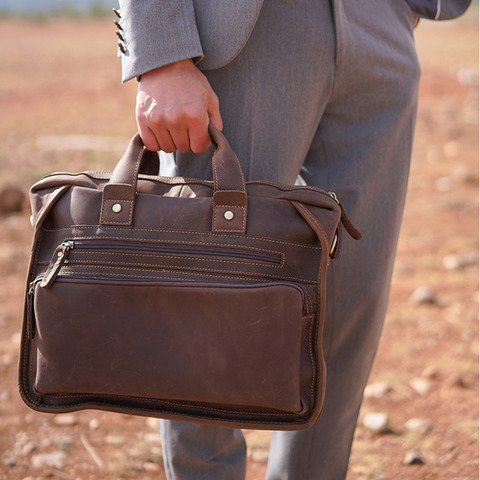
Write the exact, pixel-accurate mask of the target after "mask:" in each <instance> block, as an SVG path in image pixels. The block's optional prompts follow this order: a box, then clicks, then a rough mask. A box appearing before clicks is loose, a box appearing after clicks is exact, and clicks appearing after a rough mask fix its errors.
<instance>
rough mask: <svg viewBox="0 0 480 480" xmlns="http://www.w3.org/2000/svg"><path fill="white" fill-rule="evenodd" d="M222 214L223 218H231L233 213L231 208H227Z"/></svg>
mask: <svg viewBox="0 0 480 480" xmlns="http://www.w3.org/2000/svg"><path fill="white" fill-rule="evenodd" d="M223 216H224V217H225V220H232V219H233V217H234V216H235V215H233V212H232V211H231V210H227V211H226V212H225V213H224V214H223Z"/></svg>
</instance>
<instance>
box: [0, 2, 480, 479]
mask: <svg viewBox="0 0 480 480" xmlns="http://www.w3.org/2000/svg"><path fill="white" fill-rule="evenodd" d="M114 36H115V35H114V28H113V25H112V23H111V21H110V20H108V21H107V20H89V21H85V20H55V21H36V22H33V21H13V20H8V21H7V20H3V21H0V44H1V45H2V48H1V49H0V64H1V65H2V68H1V70H0V109H1V115H0V191H1V190H2V189H5V188H6V187H15V188H19V189H21V190H23V191H25V192H26V191H27V189H28V187H29V186H30V185H31V184H32V183H33V182H35V181H36V180H37V179H39V178H40V177H41V176H43V175H45V174H47V173H50V172H52V171H55V170H64V171H81V170H86V169H90V170H94V169H97V170H112V168H113V165H114V163H115V161H116V160H117V159H118V158H119V154H120V153H121V151H122V149H123V148H124V147H125V145H126V142H127V141H128V139H129V137H130V136H131V135H132V134H133V133H134V131H135V130H136V127H135V121H134V98H135V89H136V85H135V84H134V82H131V83H130V84H127V85H121V84H120V81H119V78H120V62H119V60H118V59H117V58H116V46H115V45H116V41H115V38H114ZM416 38H417V44H418V50H419V55H420V60H421V64H422V68H423V77H422V83H421V92H420V99H421V100H420V109H419V118H418V128H417V134H416V142H415V149H414V155H413V164H412V175H411V182H410V187H409V195H408V202H407V207H406V212H405V221H404V226H403V231H402V235H401V239H400V243H399V249H398V259H397V263H396V268H395V273H394V279H393V286H392V294H391V301H390V306H389V311H388V316H387V320H386V325H385V329H384V334H383V338H382V341H381V344H380V349H379V352H378V355H377V359H376V362H375V366H374V369H373V372H372V376H371V380H370V387H369V390H368V391H367V398H366V399H365V402H364V405H363V407H362V411H361V415H360V419H359V427H358V429H357V433H356V435H355V442H354V445H353V452H352V458H351V467H350V473H349V476H348V479H349V480H364V479H366V480H368V479H376V480H380V479H383V480H387V479H402V480H404V479H407V480H417V479H438V480H467V479H468V480H474V479H476V478H478V394H477V392H478V268H477V260H478V253H477V252H478V243H477V238H478V236H477V234H478V208H477V207H478V196H477V192H478V170H477V162H478V19H477V10H472V11H471V12H469V14H467V16H466V17H464V18H462V19H461V20H458V21H455V22H446V23H444V24H441V25H440V24H433V23H428V22H423V21H422V22H421V24H420V26H419V27H418V28H417V31H416ZM69 134H76V135H79V134H81V135H88V136H89V138H87V139H85V138H84V139H80V140H81V141H80V143H81V144H82V145H84V146H85V145H86V144H87V143H88V144H89V145H90V148H89V149H78V150H62V140H64V137H60V138H58V136H64V135H69ZM52 136H56V137H54V138H52ZM99 137H101V138H99ZM94 143H95V144H94ZM102 149H103V150H104V151H102ZM105 149H107V150H108V151H105ZM30 240H31V227H30V223H29V211H28V205H26V206H25V208H24V209H23V211H22V212H20V213H17V214H11V215H3V216H0V272H1V276H2V278H3V281H2V285H1V287H0V302H1V304H0V305H1V307H0V328H1V336H0V479H2V480H6V479H9V480H17V479H27V478H28V479H29V480H32V479H37V480H39V479H47V478H54V479H79V480H87V479H92V480H94V479H104V480H107V479H119V478H138V479H142V480H147V479H154V478H155V479H162V478H165V477H164V473H163V467H161V449H160V439H159V435H158V433H157V422H156V421H155V420H152V419H145V418H138V417H130V416H121V415H116V414H109V413H100V412H95V411H89V412H82V413H77V414H74V415H68V416H61V417H54V416H50V415H46V414H39V413H35V412H32V411H30V410H29V409H28V408H27V407H25V406H24V405H23V403H22V402H21V400H20V398H19V395H18V393H17V379H16V376H17V353H18V342H19V332H20V328H21V315H22V302H23V299H22V294H23V290H24V277H25V272H26V266H27V260H28V254H29V248H30ZM419 287H428V289H429V291H427V292H425V291H424V293H423V297H420V298H419V297H418V295H419V291H418V288H419ZM424 290H425V289H424ZM414 292H417V293H416V296H415V295H413V294H414ZM420 293H421V292H420ZM412 295H413V296H412ZM371 413H379V414H383V418H384V419H385V418H386V419H387V420H388V425H387V427H386V428H383V430H382V431H381V432H380V433H375V432H373V431H372V430H371V429H370V428H368V427H367V426H365V425H364V421H365V422H366V423H368V418H371V417H370V416H369V414H371ZM412 419H418V421H412ZM247 442H248V446H249V460H248V475H247V480H259V479H261V478H263V475H264V472H265V468H266V461H267V458H268V444H269V433H268V432H255V431H252V432H248V433H247ZM409 455H412V457H411V458H410V464H408V463H409V461H408V459H407V458H406V456H409Z"/></svg>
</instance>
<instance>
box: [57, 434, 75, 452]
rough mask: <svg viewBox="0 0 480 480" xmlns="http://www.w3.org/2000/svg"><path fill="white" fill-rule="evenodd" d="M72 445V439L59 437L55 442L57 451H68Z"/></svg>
mask: <svg viewBox="0 0 480 480" xmlns="http://www.w3.org/2000/svg"><path fill="white" fill-rule="evenodd" d="M72 445H73V438H72V437H60V438H59V440H58V442H57V447H58V449H59V450H68V449H69V448H70V447H71V446H72Z"/></svg>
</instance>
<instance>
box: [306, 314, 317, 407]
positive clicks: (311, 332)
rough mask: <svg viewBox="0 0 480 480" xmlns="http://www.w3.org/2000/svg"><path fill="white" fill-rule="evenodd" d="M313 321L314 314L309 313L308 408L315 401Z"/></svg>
mask: <svg viewBox="0 0 480 480" xmlns="http://www.w3.org/2000/svg"><path fill="white" fill-rule="evenodd" d="M314 323H315V315H311V319H310V328H309V333H308V347H309V352H310V361H311V362H312V383H311V385H310V408H313V404H314V401H315V379H316V375H317V369H316V368H315V357H314V355H313V341H312V337H313V325H314Z"/></svg>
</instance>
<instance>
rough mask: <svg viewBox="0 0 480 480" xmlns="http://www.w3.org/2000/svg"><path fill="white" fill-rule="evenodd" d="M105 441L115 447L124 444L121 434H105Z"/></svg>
mask: <svg viewBox="0 0 480 480" xmlns="http://www.w3.org/2000/svg"><path fill="white" fill-rule="evenodd" d="M105 441H106V442H107V443H108V444H109V445H113V446H115V447H121V446H122V445H124V444H125V438H124V437H122V436H121V435H107V436H106V437H105Z"/></svg>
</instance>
